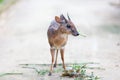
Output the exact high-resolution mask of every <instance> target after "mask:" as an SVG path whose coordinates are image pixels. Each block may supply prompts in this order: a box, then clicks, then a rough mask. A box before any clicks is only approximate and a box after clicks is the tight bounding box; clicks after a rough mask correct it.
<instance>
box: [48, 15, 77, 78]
mask: <svg viewBox="0 0 120 80" xmlns="http://www.w3.org/2000/svg"><path fill="white" fill-rule="evenodd" d="M67 17H68V19H66V18H65V17H64V15H63V14H61V15H60V17H58V16H55V20H53V21H52V22H51V24H50V26H49V28H48V31H47V36H48V42H49V45H50V52H51V57H52V63H51V66H50V72H49V76H51V75H52V71H53V67H56V65H57V57H58V51H59V50H60V53H61V59H62V64H63V68H64V70H65V63H64V47H65V45H66V43H67V40H68V35H69V34H72V35H73V36H78V35H79V33H78V31H77V29H76V27H75V25H74V24H73V22H72V21H71V19H70V17H69V15H68V14H67ZM55 51H56V58H55V63H54V57H55Z"/></svg>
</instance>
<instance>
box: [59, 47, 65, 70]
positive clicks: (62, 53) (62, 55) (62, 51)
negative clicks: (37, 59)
mask: <svg viewBox="0 0 120 80" xmlns="http://www.w3.org/2000/svg"><path fill="white" fill-rule="evenodd" d="M60 53H61V59H62V63H63V68H64V70H65V63H64V49H60Z"/></svg>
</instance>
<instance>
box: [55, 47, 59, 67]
mask: <svg viewBox="0 0 120 80" xmlns="http://www.w3.org/2000/svg"><path fill="white" fill-rule="evenodd" d="M57 58H58V49H57V51H56V59H55V64H54V67H56V66H57Z"/></svg>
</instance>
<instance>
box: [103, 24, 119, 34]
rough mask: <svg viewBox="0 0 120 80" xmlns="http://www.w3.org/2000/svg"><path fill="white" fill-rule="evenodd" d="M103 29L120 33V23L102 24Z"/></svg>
mask: <svg viewBox="0 0 120 80" xmlns="http://www.w3.org/2000/svg"><path fill="white" fill-rule="evenodd" d="M101 29H102V30H103V31H105V32H109V33H113V34H120V25H116V24H110V25H102V26H101Z"/></svg>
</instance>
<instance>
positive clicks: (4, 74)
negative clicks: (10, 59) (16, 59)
mask: <svg viewBox="0 0 120 80" xmlns="http://www.w3.org/2000/svg"><path fill="white" fill-rule="evenodd" d="M22 74H23V73H12V72H9V73H1V74H0V77H3V76H6V75H22Z"/></svg>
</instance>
